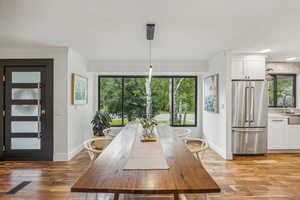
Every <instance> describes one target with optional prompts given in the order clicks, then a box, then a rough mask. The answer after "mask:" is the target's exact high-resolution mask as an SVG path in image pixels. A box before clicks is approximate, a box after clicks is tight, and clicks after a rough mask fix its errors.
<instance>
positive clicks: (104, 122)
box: [91, 111, 112, 149]
mask: <svg viewBox="0 0 300 200" xmlns="http://www.w3.org/2000/svg"><path fill="white" fill-rule="evenodd" d="M111 121H112V120H111V117H110V116H109V114H108V113H105V112H100V111H97V112H96V114H95V116H94V118H93V120H92V121H91V124H92V126H93V133H94V137H102V138H103V140H97V141H95V143H94V144H93V145H94V146H95V148H97V149H103V147H105V146H106V145H107V143H108V142H110V139H109V138H107V140H105V137H106V136H105V135H104V133H103V130H104V129H107V128H110V127H111V126H110V123H111Z"/></svg>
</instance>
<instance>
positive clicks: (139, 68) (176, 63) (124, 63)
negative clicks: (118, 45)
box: [88, 60, 208, 74]
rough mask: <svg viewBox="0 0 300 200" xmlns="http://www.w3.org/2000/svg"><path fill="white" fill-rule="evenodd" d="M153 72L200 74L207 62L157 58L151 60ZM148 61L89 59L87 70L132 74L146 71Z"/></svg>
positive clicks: (205, 68) (204, 70) (205, 67)
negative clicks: (156, 59)
mask: <svg viewBox="0 0 300 200" xmlns="http://www.w3.org/2000/svg"><path fill="white" fill-rule="evenodd" d="M152 65H153V72H154V73H155V72H156V73H157V72H159V73H168V74H172V73H184V74H195V73H196V74H202V73H205V72H207V67H208V66H207V62H206V61H202V60H195V61H185V60H173V61H170V60H158V61H155V60H154V61H152ZM148 68H149V63H148V62H146V61H138V60H135V61H134V60H120V61H111V60H106V61H100V60H91V61H89V67H88V71H89V72H98V73H106V74H119V73H124V74H134V73H146V72H147V71H148Z"/></svg>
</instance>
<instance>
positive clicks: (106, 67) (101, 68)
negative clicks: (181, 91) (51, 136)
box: [88, 61, 208, 137]
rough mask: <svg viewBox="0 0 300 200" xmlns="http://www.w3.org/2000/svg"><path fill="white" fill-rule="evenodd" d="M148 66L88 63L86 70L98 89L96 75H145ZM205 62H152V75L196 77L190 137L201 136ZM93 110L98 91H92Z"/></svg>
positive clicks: (126, 62) (127, 63)
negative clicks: (196, 86)
mask: <svg viewBox="0 0 300 200" xmlns="http://www.w3.org/2000/svg"><path fill="white" fill-rule="evenodd" d="M148 67H149V64H148V63H147V62H143V61H90V62H89V67H88V70H89V72H93V74H94V87H96V88H98V78H97V77H98V75H147V74H148ZM207 68H208V64H207V62H206V61H154V62H153V75H154V76H155V75H166V76H167V75H194V76H198V102H197V108H198V109H197V115H198V116H197V127H189V128H190V129H191V130H192V136H194V137H201V136H202V111H201V110H202V81H201V76H202V75H203V74H204V73H205V72H206V71H207ZM94 91H95V92H94V99H95V104H94V109H98V93H97V92H98V90H94Z"/></svg>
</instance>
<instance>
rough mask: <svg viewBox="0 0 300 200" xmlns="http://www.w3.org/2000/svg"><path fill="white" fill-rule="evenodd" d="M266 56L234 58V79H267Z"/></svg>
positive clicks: (232, 65) (232, 73) (232, 66)
mask: <svg viewBox="0 0 300 200" xmlns="http://www.w3.org/2000/svg"><path fill="white" fill-rule="evenodd" d="M265 68H266V58H265V56H234V57H233V58H232V60H231V78H232V79H252V80H253V79H260V80H261V79H265V70H266V69H265Z"/></svg>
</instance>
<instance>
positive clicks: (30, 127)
mask: <svg viewBox="0 0 300 200" xmlns="http://www.w3.org/2000/svg"><path fill="white" fill-rule="evenodd" d="M11 132H12V133H37V132H38V122H37V121H12V122H11Z"/></svg>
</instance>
